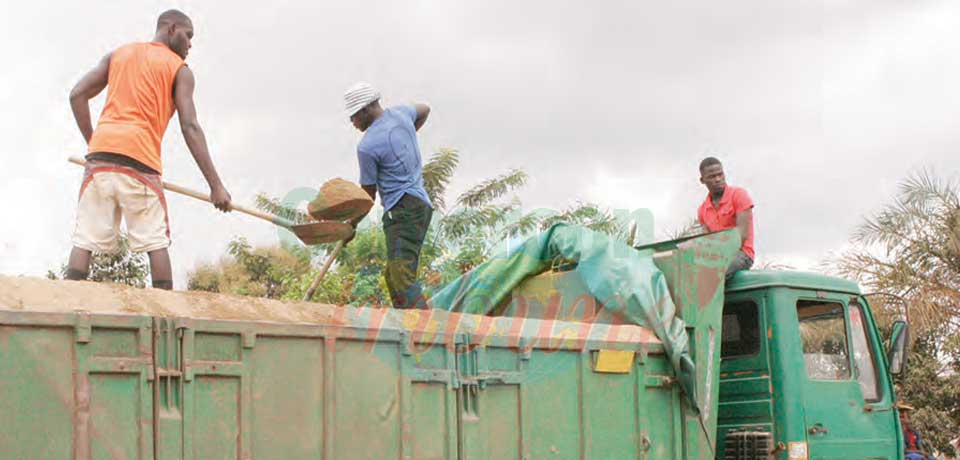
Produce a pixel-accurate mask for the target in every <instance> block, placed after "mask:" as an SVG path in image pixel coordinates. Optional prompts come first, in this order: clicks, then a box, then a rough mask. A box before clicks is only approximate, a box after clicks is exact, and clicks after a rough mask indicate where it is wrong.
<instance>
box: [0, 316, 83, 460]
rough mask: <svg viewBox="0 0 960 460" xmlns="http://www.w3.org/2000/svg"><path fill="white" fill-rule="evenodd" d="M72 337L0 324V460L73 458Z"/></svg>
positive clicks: (59, 330) (61, 331) (51, 330)
mask: <svg viewBox="0 0 960 460" xmlns="http://www.w3.org/2000/svg"><path fill="white" fill-rule="evenodd" d="M0 321H2V320H0ZM73 338H74V334H73V330H72V329H68V328H54V327H32V328H28V327H16V326H12V325H9V323H8V324H7V325H0V363H3V365H2V368H3V372H0V414H4V415H3V416H0V458H70V456H71V455H72V452H73V427H74V413H73V412H74V407H76V400H75V395H74V379H73V375H72V374H73V342H74V340H73ZM8 414H15V416H11V415H8Z"/></svg>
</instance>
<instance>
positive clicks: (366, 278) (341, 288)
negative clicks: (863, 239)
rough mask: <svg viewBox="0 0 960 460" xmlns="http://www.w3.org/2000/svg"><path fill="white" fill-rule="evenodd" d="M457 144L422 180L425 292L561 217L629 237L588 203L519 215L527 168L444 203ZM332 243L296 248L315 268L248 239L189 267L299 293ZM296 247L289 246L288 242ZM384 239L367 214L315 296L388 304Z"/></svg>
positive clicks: (199, 280) (199, 276)
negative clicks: (427, 208) (426, 208)
mask: <svg viewBox="0 0 960 460" xmlns="http://www.w3.org/2000/svg"><path fill="white" fill-rule="evenodd" d="M459 162H460V156H459V153H458V152H457V150H455V149H449V148H444V149H440V150H439V151H438V152H437V153H435V154H434V155H433V156H432V157H430V160H429V161H427V162H426V163H425V164H424V166H423V181H424V187H425V188H426V190H427V194H428V195H429V196H430V200H431V201H432V202H433V204H434V219H433V223H432V225H431V227H430V229H429V231H428V233H427V237H426V241H425V242H424V247H423V250H422V253H421V256H420V267H421V273H420V279H421V284H422V285H423V288H424V293H425V294H426V295H428V296H429V295H432V293H433V292H436V290H437V289H439V288H440V287H441V286H443V285H444V284H446V283H448V282H450V281H452V280H453V279H455V278H456V277H458V276H460V275H462V274H463V273H465V272H466V271H468V270H470V269H471V268H473V267H475V266H476V265H477V264H479V263H480V262H482V261H484V260H486V259H487V258H489V257H490V255H491V254H490V251H491V250H492V248H494V247H495V246H496V245H497V244H498V243H501V242H503V241H505V240H506V239H507V238H513V237H522V236H527V235H530V234H532V233H534V232H537V231H540V230H543V229H546V228H547V227H549V226H550V225H553V224H555V223H559V222H567V223H575V224H581V225H585V226H587V227H590V228H593V229H595V230H598V231H602V232H607V233H609V234H612V235H614V236H616V237H617V238H621V239H623V240H624V241H626V240H627V239H628V238H629V237H630V235H629V234H628V233H629V231H628V229H625V228H621V226H620V225H618V224H617V222H616V220H615V219H614V218H613V216H612V214H611V213H609V212H608V211H606V210H603V209H601V208H600V207H599V206H597V205H595V204H590V203H577V204H576V205H574V206H571V207H570V208H568V209H566V210H564V211H562V212H559V213H557V212H532V213H528V214H526V215H521V214H520V209H521V202H520V199H519V197H517V196H515V195H514V193H515V192H517V191H519V189H520V188H522V187H523V186H524V185H525V184H526V182H527V179H528V177H527V174H526V173H525V172H524V171H521V170H510V171H508V172H506V173H504V174H501V175H498V176H496V177H494V178H492V179H488V180H485V181H483V182H481V183H479V184H477V185H475V186H474V187H471V188H470V189H468V190H467V191H466V192H464V193H462V194H460V195H459V196H457V197H456V200H454V201H453V202H454V203H455V204H456V206H455V207H454V208H452V209H451V208H449V207H448V206H447V203H448V201H447V199H446V196H445V195H446V191H447V186H448V185H449V184H450V183H451V181H452V180H453V175H454V173H455V172H456V169H457V167H458V166H459ZM257 207H258V208H260V209H261V210H263V211H266V212H269V213H272V214H275V215H279V216H283V217H286V218H288V219H290V220H293V221H295V222H305V221H306V219H309V217H307V216H306V215H305V214H304V213H303V212H301V211H298V210H296V209H291V208H289V207H286V206H284V205H283V204H282V203H281V202H280V201H279V200H277V199H275V198H271V197H268V196H266V195H263V194H261V195H259V196H258V197H257ZM333 247H334V245H333V244H325V245H318V246H315V247H313V248H303V247H300V248H299V249H297V251H299V252H298V255H297V256H296V257H294V258H295V259H297V260H309V261H310V262H311V263H310V265H312V266H315V268H311V267H310V265H308V266H307V267H301V266H300V265H296V264H290V263H287V264H286V265H284V267H282V268H275V267H272V265H273V264H276V263H278V262H279V261H281V260H283V259H282V258H281V257H280V256H279V254H277V253H276V251H279V250H281V249H280V248H258V249H251V248H250V247H249V245H246V243H245V242H244V241H243V240H239V241H234V242H233V243H231V245H230V248H229V249H228V252H229V254H230V257H229V258H227V259H225V260H222V261H221V262H220V263H219V264H218V265H215V266H214V265H210V266H202V267H198V268H197V269H196V270H195V271H194V272H193V273H191V274H190V283H189V285H190V288H191V289H200V290H208V291H214V292H233V293H237V294H243V295H258V296H268V297H276V298H283V299H291V300H299V299H300V298H302V296H303V294H304V293H305V292H306V290H307V289H308V287H309V285H310V284H311V282H312V281H313V279H314V277H315V276H316V274H317V273H318V272H319V267H320V266H322V264H323V261H324V260H325V259H326V258H327V257H328V254H330V251H332V249H333ZM283 250H285V251H291V250H293V249H292V248H285V249H283ZM385 263H386V242H385V240H384V236H383V232H382V231H381V229H380V222H379V219H378V218H377V217H376V216H375V215H370V216H368V217H367V219H365V220H364V222H363V223H362V224H361V226H360V228H359V229H358V231H357V235H356V237H355V238H354V239H353V241H351V242H350V244H348V245H347V246H346V247H345V248H344V249H343V251H342V252H341V253H340V255H339V256H338V257H337V260H336V263H335V264H334V266H333V267H332V268H331V269H330V270H329V272H328V273H327V274H326V275H325V277H324V279H323V280H322V282H321V283H320V285H319V287H318V289H317V292H316V293H315V295H314V297H313V300H314V301H318V302H325V303H332V304H340V305H383V304H385V303H388V299H389V294H388V291H387V289H386V283H385V282H384V280H383V267H384V266H385Z"/></svg>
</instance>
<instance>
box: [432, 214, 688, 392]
mask: <svg viewBox="0 0 960 460" xmlns="http://www.w3.org/2000/svg"><path fill="white" fill-rule="evenodd" d="M557 259H563V260H568V261H572V262H576V263H577V266H576V268H575V270H576V271H577V272H578V274H579V275H580V277H581V278H582V279H583V280H584V282H585V284H586V286H587V289H588V290H589V291H590V294H591V295H593V296H594V297H596V298H597V300H598V302H599V303H600V304H601V305H602V306H603V308H606V309H608V310H610V311H612V312H615V313H618V314H619V315H620V316H621V317H623V318H625V319H626V320H627V321H630V322H632V323H634V324H637V325H640V326H644V327H646V328H649V329H651V330H653V331H654V333H655V334H656V335H657V337H658V338H659V339H660V340H661V341H662V342H663V346H664V348H665V350H666V353H667V355H668V356H669V357H670V361H671V363H672V364H673V368H674V369H675V371H676V374H677V375H678V376H679V381H680V384H681V386H682V387H683V389H684V391H685V393H686V394H687V396H688V397H689V398H690V401H691V402H692V403H693V404H692V406H693V407H694V408H698V407H699V404H696V397H695V394H694V388H695V384H694V379H695V376H694V372H695V371H694V369H695V368H694V365H693V361H692V360H691V359H690V351H689V346H688V345H689V344H688V337H687V333H686V331H685V324H684V322H683V320H682V319H680V318H679V317H678V316H677V315H676V307H675V306H674V303H673V300H672V299H671V298H670V292H669V291H668V290H667V282H666V280H665V279H664V276H663V273H662V272H660V270H659V269H658V268H657V267H656V265H654V263H653V257H652V253H651V252H650V251H637V250H635V249H633V248H631V247H629V246H627V245H626V244H624V243H622V242H619V241H616V240H613V239H611V238H610V237H608V236H607V235H605V234H603V233H599V232H595V231H593V230H590V229H587V228H584V227H579V226H571V225H566V224H557V225H554V226H553V227H551V228H550V229H549V230H547V231H545V232H543V233H542V234H540V235H537V236H534V237H531V238H530V239H528V240H527V241H526V242H524V243H523V244H520V245H518V246H515V247H512V248H508V249H507V250H506V251H505V253H502V254H499V255H497V256H495V257H493V258H491V259H490V260H488V261H486V262H484V263H482V264H480V265H478V266H477V267H475V268H474V269H473V270H471V271H470V272H468V273H466V274H464V275H463V276H461V277H460V278H457V279H456V280H454V281H453V282H451V283H450V284H448V285H447V286H445V287H444V288H443V289H442V290H441V291H440V292H438V293H437V294H436V295H435V296H433V298H432V299H431V302H432V303H433V307H434V308H441V309H445V310H450V311H457V312H464V313H474V314H489V313H490V312H491V311H492V310H493V309H494V308H496V307H497V306H498V305H499V304H500V303H501V301H503V300H504V299H506V298H507V297H508V296H509V295H510V292H511V291H512V290H513V289H514V288H515V287H517V286H518V285H519V284H520V283H521V282H522V281H523V280H524V279H526V278H527V277H529V276H532V275H536V274H538V273H542V272H544V271H546V270H547V269H549V268H550V266H551V264H552V263H553V262H554V261H556V260H557Z"/></svg>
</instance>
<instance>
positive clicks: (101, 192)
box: [67, 10, 230, 289]
mask: <svg viewBox="0 0 960 460" xmlns="http://www.w3.org/2000/svg"><path fill="white" fill-rule="evenodd" d="M192 38H193V23H192V22H191V21H190V18H188V17H187V15H185V14H183V13H182V12H180V11H177V10H169V11H166V12H164V13H163V14H161V15H160V18H159V19H158V20H157V31H156V35H155V36H154V38H153V41H152V42H148V43H130V44H127V45H124V46H121V47H120V48H117V49H116V50H114V51H113V52H112V53H110V54H108V55H106V56H104V57H103V59H101V60H100V62H99V63H98V64H97V65H96V66H95V67H94V68H93V70H91V71H90V72H88V73H87V74H86V75H84V76H83V78H82V79H80V81H79V82H78V83H77V84H76V86H74V88H73V90H72V91H71V92H70V107H71V108H72V109H73V116H74V118H76V120H77V126H78V127H79V128H80V133H82V134H83V138H84V140H85V141H86V142H87V145H88V154H87V166H86V169H85V171H84V179H83V185H81V186H80V197H79V199H78V203H77V223H76V228H75V230H74V233H73V250H72V251H71V252H70V261H69V263H68V266H67V279H74V280H83V279H86V278H87V274H88V271H89V269H90V256H91V254H92V253H93V252H114V251H116V250H118V249H119V245H118V237H119V232H120V220H121V217H122V218H123V220H124V221H126V223H127V239H128V240H129V242H130V250H131V251H133V252H146V253H147V254H148V255H149V257H150V277H151V279H152V280H153V287H155V288H161V289H173V281H172V279H173V276H172V273H171V269H170V256H169V254H168V253H167V247H169V246H170V225H169V220H168V218H167V204H166V200H165V198H164V195H163V185H162V181H161V179H160V175H161V173H162V172H163V169H162V168H163V166H162V162H161V157H160V143H161V140H162V139H163V133H164V132H165V131H166V129H167V123H168V122H169V121H170V118H171V117H172V116H173V113H174V112H177V113H178V114H179V119H180V130H181V131H182V132H183V137H184V139H185V140H186V143H187V147H188V148H189V150H190V153H191V154H192V155H193V158H194V160H195V161H196V162H197V166H199V167H200V171H201V172H202V173H203V177H204V178H205V179H206V180H207V184H208V185H209V186H210V200H211V201H212V202H213V203H214V206H215V207H216V208H217V209H219V210H221V211H224V212H226V211H229V210H230V194H229V193H228V192H227V189H226V188H225V187H224V186H223V183H222V182H221V181H220V176H219V175H218V174H217V169H216V168H215V167H214V166H213V160H211V158H210V153H209V151H208V150H207V141H206V138H205V137H204V134H203V130H202V129H201V128H200V123H199V122H198V121H197V112H196V108H195V106H194V103H193V88H194V77H193V72H191V71H190V68H189V67H187V66H186V64H185V63H184V59H186V58H187V53H188V52H189V50H190V46H191V45H190V41H191V39H192ZM104 88H107V99H106V102H105V104H104V106H103V112H102V113H101V114H100V119H99V120H98V121H97V128H96V130H94V129H93V126H92V124H91V121H90V105H89V102H90V99H92V98H94V97H96V96H97V95H98V94H100V92H101V91H103V89H104Z"/></svg>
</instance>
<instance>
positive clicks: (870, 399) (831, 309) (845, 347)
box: [797, 293, 899, 459]
mask: <svg viewBox="0 0 960 460" xmlns="http://www.w3.org/2000/svg"><path fill="white" fill-rule="evenodd" d="M818 297H819V298H817V299H815V300H813V299H810V300H808V299H803V298H801V299H798V300H797V319H798V321H799V331H798V332H799V339H800V342H801V349H802V355H803V366H804V369H805V371H806V372H805V373H806V382H805V384H804V385H803V387H804V391H803V408H804V417H805V419H804V422H805V424H806V430H807V443H808V446H809V455H810V458H811V459H854V458H871V459H893V458H897V440H898V439H899V437H898V436H897V433H896V431H895V427H896V425H895V423H894V421H893V417H894V413H893V410H892V400H891V399H892V398H891V395H890V391H889V389H888V388H887V387H886V385H882V384H881V383H882V382H884V381H883V380H881V379H880V378H879V376H880V369H881V368H880V366H878V365H877V362H878V361H877V356H879V349H878V348H877V345H878V344H877V343H876V337H875V335H874V334H873V333H872V331H873V330H874V329H873V326H872V324H873V323H872V322H870V321H869V318H868V316H867V314H866V312H865V310H864V308H863V306H862V305H861V304H860V303H858V302H856V301H853V302H850V303H849V304H848V300H849V299H848V298H845V296H843V295H841V294H836V295H832V294H825V293H818Z"/></svg>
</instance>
